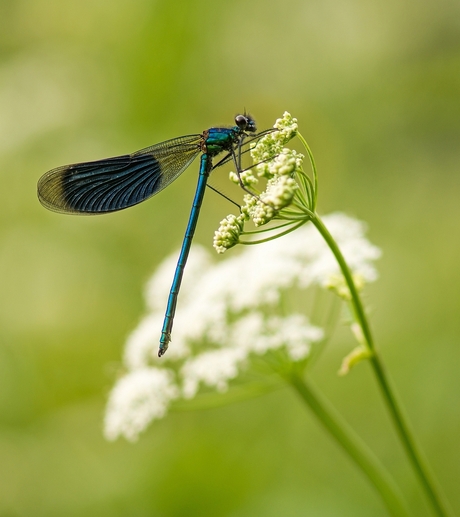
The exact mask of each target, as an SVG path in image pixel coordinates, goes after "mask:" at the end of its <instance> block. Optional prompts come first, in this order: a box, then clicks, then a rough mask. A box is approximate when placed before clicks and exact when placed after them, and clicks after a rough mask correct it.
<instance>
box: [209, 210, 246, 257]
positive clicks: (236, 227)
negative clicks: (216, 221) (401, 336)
mask: <svg viewBox="0 0 460 517" xmlns="http://www.w3.org/2000/svg"><path fill="white" fill-rule="evenodd" d="M244 219H245V215H240V216H238V217H237V216H236V215H233V214H230V215H228V216H227V217H226V218H225V219H222V221H221V222H220V226H219V229H218V230H216V231H215V232H214V240H213V244H212V245H213V246H214V249H215V250H216V251H217V253H224V251H226V250H228V249H229V248H232V247H233V246H235V244H238V242H239V237H240V234H241V232H242V230H243V224H244Z"/></svg>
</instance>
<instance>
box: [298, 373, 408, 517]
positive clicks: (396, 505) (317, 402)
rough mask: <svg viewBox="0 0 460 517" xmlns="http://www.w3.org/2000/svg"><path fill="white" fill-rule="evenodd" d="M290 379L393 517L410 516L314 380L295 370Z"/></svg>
mask: <svg viewBox="0 0 460 517" xmlns="http://www.w3.org/2000/svg"><path fill="white" fill-rule="evenodd" d="M288 380H289V381H290V383H291V384H292V386H293V387H294V389H295V390H296V391H297V393H298V394H299V395H300V397H301V398H302V399H303V400H304V401H305V402H306V403H307V405H308V406H309V407H310V409H311V410H312V411H313V413H314V414H315V415H316V416H317V417H318V419H319V420H320V422H321V423H322V424H323V425H324V427H325V428H326V429H327V430H328V431H329V433H330V434H331V435H332V436H333V437H334V438H335V440H336V441H337V442H338V443H339V444H340V445H341V446H342V447H343V449H344V450H345V452H346V453H347V454H348V455H349V456H350V457H351V458H352V460H353V461H354V462H355V463H356V464H357V465H358V466H359V467H360V468H361V470H362V471H363V473H364V474H365V475H366V476H367V478H368V479H369V481H370V482H371V483H372V484H373V485H374V487H375V488H376V490H377V491H378V493H379V494H380V496H381V497H382V499H383V502H384V503H385V506H386V507H387V508H388V510H389V513H390V515H392V516H393V517H408V515H409V513H408V511H407V509H406V506H405V504H404V502H403V500H402V498H401V495H400V494H399V490H398V487H397V486H396V484H395V482H394V481H393V480H392V478H391V477H390V476H389V474H388V473H387V472H386V470H385V469H384V467H383V466H382V465H381V464H380V462H379V460H378V459H377V458H376V457H375V456H374V454H373V453H372V452H371V450H370V449H369V448H368V447H367V446H366V445H365V444H364V443H363V442H362V440H361V439H360V438H359V437H358V436H357V435H356V434H355V433H354V431H353V430H352V429H351V427H350V426H349V425H348V424H347V423H346V422H345V421H344V420H343V419H342V417H341V416H340V415H339V413H337V411H336V410H335V409H334V408H333V406H332V405H331V404H330V403H329V402H328V401H327V400H326V399H324V398H322V397H321V396H320V395H319V393H318V392H317V391H316V390H315V389H314V387H313V386H312V384H311V383H309V384H307V382H306V381H305V380H303V379H302V378H301V377H300V375H298V374H296V373H293V374H291V376H290V377H289V379H288Z"/></svg>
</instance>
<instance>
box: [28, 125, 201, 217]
mask: <svg viewBox="0 0 460 517" xmlns="http://www.w3.org/2000/svg"><path fill="white" fill-rule="evenodd" d="M201 140H202V137H201V135H190V136H182V137H179V138H174V139H172V140H167V141H166V142H161V143H160V144H156V145H153V146H151V147H147V148H145V149H141V150H140V151H137V152H135V153H133V154H126V155H124V156H116V157H114V158H106V159H104V160H97V161H94V162H85V163H76V164H73V165H64V166H63V167H57V168H56V169H52V170H50V171H48V172H47V173H46V174H44V175H43V176H42V177H41V178H40V180H39V182H38V198H39V200H40V202H41V204H42V205H43V206H45V207H46V208H48V209H49V210H53V211H54V212H61V213H66V214H101V213H107V212H115V211H117V210H122V209H124V208H128V207H130V206H133V205H137V204H138V203H141V202H142V201H145V200H146V199H148V198H149V197H151V196H153V195H154V194H156V193H157V192H160V190H162V189H164V188H165V187H166V186H168V185H169V184H170V183H171V182H172V181H174V180H175V179H176V178H177V177H178V176H179V175H180V174H181V173H182V172H183V171H184V170H185V169H186V168H187V167H188V166H189V165H190V163H191V162H192V161H193V160H194V158H195V157H196V156H197V155H198V154H199V153H200V152H201V146H200V144H201Z"/></svg>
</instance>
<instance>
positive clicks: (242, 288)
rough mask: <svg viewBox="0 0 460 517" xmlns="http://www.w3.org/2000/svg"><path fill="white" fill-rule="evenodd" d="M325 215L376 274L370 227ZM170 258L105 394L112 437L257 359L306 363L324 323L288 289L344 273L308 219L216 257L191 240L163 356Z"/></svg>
mask: <svg viewBox="0 0 460 517" xmlns="http://www.w3.org/2000/svg"><path fill="white" fill-rule="evenodd" d="M324 220H325V221H326V222H327V225H328V227H329V228H330V230H331V233H332V234H333V235H334V237H335V238H336V240H337V241H338V242H339V243H340V246H341V247H342V248H343V249H344V250H345V254H346V257H347V260H348V261H349V262H350V264H352V267H353V272H354V273H355V274H356V275H360V276H361V277H362V278H364V279H365V281H366V282H372V281H374V280H375V279H376V278H377V272H376V270H375V268H374V266H373V261H374V260H375V259H376V258H378V256H379V250H378V248H376V247H375V246H373V245H372V244H370V243H369V242H368V241H367V240H366V238H365V237H364V231H365V225H364V224H363V223H361V222H359V221H356V220H355V219H352V218H350V217H348V216H345V215H344V214H331V215H329V216H326V217H325V218H324ZM226 224H227V223H226ZM235 224H236V223H235ZM172 257H176V255H175V254H173V255H172ZM174 267H175V260H171V259H169V258H167V259H166V260H165V262H164V265H160V267H159V269H158V273H156V274H155V275H154V276H153V277H152V279H151V280H150V281H149V283H148V289H147V292H146V297H147V307H148V313H147V315H146V316H145V317H144V319H143V320H142V321H141V322H140V323H139V325H138V327H137V328H136V329H135V330H134V331H133V332H132V334H131V336H130V337H129V338H128V340H127V343H126V350H125V357H124V364H125V369H126V374H125V376H124V377H121V379H120V380H119V381H118V382H117V384H116V385H115V387H114V388H113V391H112V394H111V396H110V399H109V403H108V407H107V413H106V421H105V435H106V437H107V438H109V439H115V438H117V437H118V436H124V437H126V438H127V439H128V440H134V439H136V438H137V436H138V434H139V433H140V432H142V431H143V430H144V429H145V428H146V427H147V426H148V425H149V423H150V422H151V421H152V420H154V419H157V418H161V417H162V416H164V415H165V414H166V413H167V411H168V408H169V407H170V406H171V405H173V407H174V404H175V401H176V400H178V399H179V398H182V399H183V400H188V399H190V398H194V397H198V396H199V395H200V393H201V392H204V391H216V392H217V393H223V392H225V391H227V390H230V389H231V388H232V386H233V384H240V383H241V382H243V380H242V379H243V377H244V376H243V374H244V373H245V372H249V371H252V372H253V371H254V365H255V364H259V363H260V361H262V362H263V363H267V364H269V365H270V367H269V368H270V370H272V371H273V368H275V369H276V368H280V369H282V368H283V367H285V366H286V365H289V364H291V363H292V364H294V363H296V364H306V362H307V361H308V358H309V355H310V352H311V349H312V347H313V346H315V344H318V343H320V342H321V340H322V339H323V338H324V331H323V329H321V328H320V327H318V326H317V325H313V324H312V323H311V322H310V320H309V318H307V317H306V316H305V315H304V314H300V313H299V312H297V311H296V310H295V307H294V306H293V307H292V308H291V307H290V304H289V303H286V301H284V303H283V304H282V303H281V301H282V300H287V299H288V298H289V292H290V291H291V290H292V289H297V290H301V291H305V292H306V293H308V290H311V289H318V288H320V289H321V288H322V289H325V290H328V286H329V283H330V281H331V278H337V277H338V276H339V275H340V271H339V269H338V266H337V264H336V262H335V261H334V260H333V256H332V253H331V252H330V250H329V249H328V247H327V246H326V244H325V242H324V241H323V240H322V239H321V237H320V235H319V234H318V232H316V231H315V228H314V227H313V226H310V225H307V226H304V227H303V228H300V229H299V230H298V231H297V232H292V233H290V234H289V235H286V236H285V237H284V238H283V239H275V240H271V241H269V242H266V243H265V244H261V245H259V246H248V247H245V248H244V249H243V251H242V253H240V254H235V255H234V256H232V257H230V258H229V259H226V260H221V261H219V262H217V263H214V262H213V261H212V259H211V255H210V254H209V252H207V251H206V250H205V249H204V248H202V247H200V246H196V245H195V246H193V247H192V250H191V253H190V257H189V269H188V270H187V273H188V275H186V276H185V279H184V285H183V293H182V294H183V296H182V297H181V299H180V301H179V305H178V307H177V312H176V332H175V334H174V347H171V352H172V353H171V354H168V355H167V356H165V357H163V358H162V359H161V360H159V359H158V358H157V354H156V352H157V339H158V329H159V328H161V322H162V318H163V307H162V306H161V305H160V304H158V299H159V298H161V296H159V293H161V292H163V290H164V289H166V287H165V286H164V285H163V284H164V282H163V278H164V277H166V278H169V277H170V276H171V274H172V271H173V269H174ZM282 306H284V309H283V310H280V307H282ZM283 365H285V366H283ZM256 371H257V370H256ZM242 376H243V377H242ZM258 378H260V374H259V377H258ZM264 379H265V377H262V379H261V381H260V382H266V381H265V380H264ZM216 396H218V395H216Z"/></svg>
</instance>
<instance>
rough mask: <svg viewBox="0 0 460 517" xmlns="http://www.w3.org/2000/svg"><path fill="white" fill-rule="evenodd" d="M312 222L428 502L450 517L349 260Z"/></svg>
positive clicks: (324, 230) (316, 220)
mask: <svg viewBox="0 0 460 517" xmlns="http://www.w3.org/2000/svg"><path fill="white" fill-rule="evenodd" d="M311 221H312V223H313V224H314V225H315V226H316V228H317V230H318V231H319V233H320V234H321V235H322V237H323V238H324V240H325V241H326V243H327V245H328V246H329V248H330V249H331V251H332V253H333V254H334V256H335V258H336V260H337V262H338V264H339V266H340V269H341V271H342V274H343V276H344V277H345V281H346V282H347V285H348V288H349V290H350V294H351V298H352V305H353V310H354V313H355V317H356V320H357V321H358V323H359V325H360V326H361V329H362V331H363V336H364V339H365V341H366V345H367V347H368V349H369V351H370V352H371V357H370V361H371V365H372V368H373V370H374V373H375V375H376V377H377V381H378V383H379V385H380V389H381V391H382V394H383V397H384V399H385V402H386V404H387V406H388V409H389V411H390V415H391V417H392V419H393V423H394V425H395V427H396V430H397V432H398V435H399V438H400V439H401V442H402V445H403V447H404V449H405V451H406V453H407V455H408V457H409V460H410V462H411V464H412V467H413V469H414V471H415V473H416V475H417V477H418V479H419V481H420V483H421V485H422V487H423V490H424V492H425V494H426V497H427V498H428V500H429V502H430V504H431V507H432V509H433V510H434V512H435V514H436V515H437V516H438V517H447V516H449V515H452V512H451V510H450V509H449V507H448V504H447V502H446V501H445V499H444V496H443V495H442V494H441V492H440V489H439V488H438V487H437V485H436V483H435V481H434V478H433V476H432V474H431V472H430V469H429V468H428V465H427V462H426V460H425V459H424V457H423V455H422V453H421V452H420V450H419V448H418V446H417V445H416V443H415V440H414V437H413V434H412V432H411V430H410V428H409V425H408V423H407V418H406V416H405V415H404V412H403V410H402V408H401V404H400V403H399V401H398V400H397V398H396V396H395V393H394V389H393V388H392V386H391V383H390V380H389V378H388V377H387V375H386V373H385V370H384V368H383V363H382V361H381V359H380V357H379V355H378V354H377V352H376V350H375V345H374V341H373V338H372V333H371V330H370V326H369V323H368V321H367V317H366V314H365V312H364V308H363V305H362V303H361V298H360V296H359V294H358V290H357V289H356V286H355V283H354V281H353V277H352V274H351V272H350V269H349V267H348V265H347V263H346V261H345V258H344V257H343V255H342V252H341V251H340V248H339V247H338V245H337V243H336V242H335V240H334V238H333V237H332V235H331V234H330V233H329V230H328V229H327V228H326V226H324V224H323V222H322V221H321V219H320V217H319V216H318V215H317V214H315V216H314V217H313V218H312V219H311Z"/></svg>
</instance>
